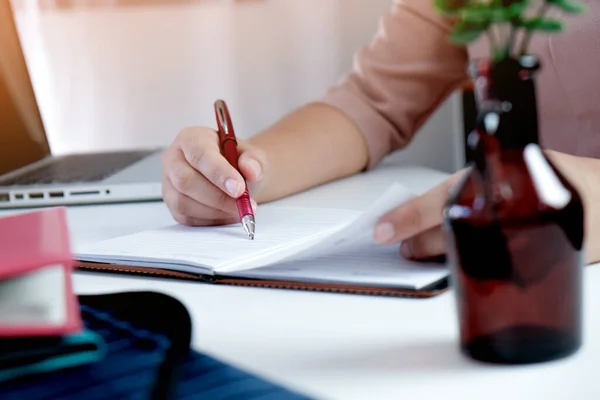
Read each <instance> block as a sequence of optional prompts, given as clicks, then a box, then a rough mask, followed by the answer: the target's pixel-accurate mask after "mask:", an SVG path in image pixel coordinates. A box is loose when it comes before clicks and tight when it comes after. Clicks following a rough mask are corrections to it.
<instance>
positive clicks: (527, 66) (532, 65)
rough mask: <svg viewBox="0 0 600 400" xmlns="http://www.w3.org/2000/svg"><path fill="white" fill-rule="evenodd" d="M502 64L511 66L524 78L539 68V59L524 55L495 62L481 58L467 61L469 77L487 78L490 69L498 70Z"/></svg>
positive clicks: (490, 71)
mask: <svg viewBox="0 0 600 400" xmlns="http://www.w3.org/2000/svg"><path fill="white" fill-rule="evenodd" d="M503 64H504V65H510V64H513V65H514V66H513V68H515V69H516V70H520V72H521V74H523V75H525V76H531V75H532V74H534V73H535V72H536V71H538V70H539V69H540V67H541V65H540V59H539V57H537V56H536V55H534V54H524V55H521V56H519V57H517V58H505V59H502V60H500V61H496V62H495V61H493V60H492V59H491V58H487V57H482V58H475V59H472V60H471V61H469V67H468V72H469V76H470V77H471V79H473V80H475V79H477V78H478V77H482V76H484V77H486V76H489V75H490V74H491V73H492V69H495V68H498V66H500V65H503Z"/></svg>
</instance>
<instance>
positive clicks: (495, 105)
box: [470, 56, 539, 149]
mask: <svg viewBox="0 0 600 400" xmlns="http://www.w3.org/2000/svg"><path fill="white" fill-rule="evenodd" d="M538 69H539V64H538V62H537V59H535V58H534V57H531V56H527V57H522V58H521V59H519V60H514V59H506V60H502V61H500V62H497V63H493V62H491V61H490V60H477V61H474V62H473V63H472V65H471V70H470V73H471V76H472V80H473V83H474V92H475V93H474V94H475V100H476V104H477V109H478V126H480V127H481V128H482V129H483V131H484V132H485V133H486V134H488V135H491V136H494V137H495V138H496V139H497V140H498V142H499V144H500V147H501V148H503V149H518V148H524V147H525V146H527V145H528V144H531V143H534V144H538V142H539V139H538V114H537V99H536V91H535V80H534V74H535V72H536V71H537V70H538ZM491 114H492V117H493V116H494V115H495V116H496V117H497V124H496V125H494V126H495V128H494V129H493V130H490V129H489V125H488V126H486V123H485V121H484V119H485V118H488V119H489V118H491V117H490V115H491Z"/></svg>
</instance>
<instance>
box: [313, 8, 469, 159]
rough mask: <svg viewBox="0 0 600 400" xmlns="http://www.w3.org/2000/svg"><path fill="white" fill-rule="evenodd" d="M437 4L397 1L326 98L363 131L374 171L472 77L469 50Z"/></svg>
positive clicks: (323, 99) (324, 100) (324, 99)
mask: <svg viewBox="0 0 600 400" xmlns="http://www.w3.org/2000/svg"><path fill="white" fill-rule="evenodd" d="M432 5H433V0H395V1H394V2H393V5H392V8H391V10H390V11H389V12H388V13H386V15H384V16H383V19H382V20H381V23H380V28H379V31H378V33H377V35H376V36H375V38H374V39H373V41H372V42H371V43H370V44H369V45H368V46H366V47H364V48H362V49H360V50H359V51H358V52H357V53H356V55H355V58H354V66H353V69H352V71H351V72H350V73H349V74H348V75H347V76H345V77H344V78H343V79H342V80H341V81H340V82H339V83H338V84H337V85H335V86H333V87H331V88H330V89H329V90H328V91H327V93H326V94H325V95H324V96H323V97H322V98H321V99H320V101H321V102H325V103H327V104H330V105H332V106H335V107H337V108H339V109H340V110H341V111H343V112H344V113H345V114H346V115H347V116H348V117H349V118H350V119H351V120H352V121H353V122H354V123H355V124H356V125H357V126H358V128H359V129H360V131H361V132H362V134H363V135H364V137H365V138H366V142H367V146H368V149H369V165H368V168H372V167H373V166H375V165H376V164H378V163H379V162H380V161H381V159H382V158H383V157H384V156H386V155H387V154H389V153H390V152H392V151H394V150H397V149H399V148H402V147H404V146H406V145H407V144H408V143H409V142H410V140H411V139H412V137H413V136H414V134H415V133H416V131H417V130H418V129H419V128H420V126H421V125H422V124H423V123H424V122H425V121H426V120H427V118H428V117H429V116H430V115H431V114H432V113H433V112H434V111H435V109H436V108H437V107H438V106H439V105H440V104H441V103H442V102H443V101H444V100H445V99H446V98H447V97H448V95H450V94H451V93H452V92H453V91H454V90H455V89H456V88H457V86H458V85H459V84H461V83H462V82H463V81H464V80H465V78H466V67H467V58H468V56H467V50H466V49H465V48H463V47H460V46H456V45H454V44H452V43H451V42H450V41H449V39H448V33H449V31H450V29H451V28H452V21H450V20H448V19H446V18H445V17H442V16H441V15H439V14H438V12H437V11H436V10H434V8H433V6H432Z"/></svg>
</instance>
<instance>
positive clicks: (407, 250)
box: [400, 242, 412, 258]
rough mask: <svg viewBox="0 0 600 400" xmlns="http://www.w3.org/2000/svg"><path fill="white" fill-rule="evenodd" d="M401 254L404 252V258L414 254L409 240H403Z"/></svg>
mask: <svg viewBox="0 0 600 400" xmlns="http://www.w3.org/2000/svg"><path fill="white" fill-rule="evenodd" d="M400 254H402V257H404V258H410V257H411V256H412V251H411V250H410V243H409V242H402V244H401V245H400Z"/></svg>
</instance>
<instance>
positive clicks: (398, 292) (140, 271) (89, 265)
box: [75, 261, 449, 298]
mask: <svg viewBox="0 0 600 400" xmlns="http://www.w3.org/2000/svg"><path fill="white" fill-rule="evenodd" d="M75 266H76V267H77V268H79V269H81V270H88V271H104V272H114V273H125V274H137V275H150V276H160V277H166V278H175V279H185V280H193V281H198V282H203V283H209V284H217V285H235V286H249V287H262V288H272V289H291V290H305V291H315V292H330V293H345V294H362V295H372V296H390V297H412V298H429V297H434V296H437V295H439V294H441V293H444V292H445V291H447V290H448V289H449V282H448V278H444V279H441V280H439V281H437V282H435V283H434V284H432V285H429V286H427V287H425V288H422V289H419V290H413V289H405V288H392V287H389V288H388V287H380V286H365V285H354V284H347V283H321V282H299V281H287V280H275V279H253V278H238V277H235V278H234V277H227V276H216V275H196V274H191V273H187V272H179V271H171V270H167V269H160V268H146V267H132V266H123V265H117V264H107V263H94V262H82V261H75Z"/></svg>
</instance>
